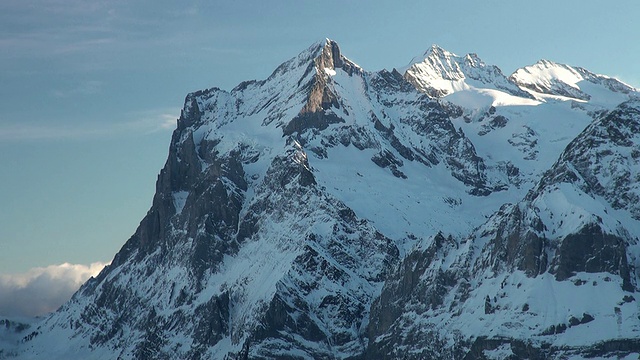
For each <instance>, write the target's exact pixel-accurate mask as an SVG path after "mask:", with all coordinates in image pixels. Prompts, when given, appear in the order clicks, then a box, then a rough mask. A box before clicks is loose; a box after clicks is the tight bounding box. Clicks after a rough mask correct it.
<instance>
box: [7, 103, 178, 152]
mask: <svg viewBox="0 0 640 360" xmlns="http://www.w3.org/2000/svg"><path fill="white" fill-rule="evenodd" d="M59 96H61V97H62V96H71V93H61V94H59ZM179 113H180V110H178V109H174V108H160V109H155V110H147V111H139V112H133V113H129V114H126V115H125V116H124V117H125V118H126V119H125V120H124V121H122V120H121V121H114V122H111V123H95V124H93V125H91V126H85V127H81V126H75V127H71V126H50V125H39V124H8V125H0V141H4V142H10V141H14V142H15V141H18V142H19V141H34V140H86V139H94V138H106V137H110V136H119V135H121V134H124V133H138V134H151V133H156V132H162V131H173V130H174V129H175V128H176V120H177V118H178V116H177V115H176V114H179Z"/></svg>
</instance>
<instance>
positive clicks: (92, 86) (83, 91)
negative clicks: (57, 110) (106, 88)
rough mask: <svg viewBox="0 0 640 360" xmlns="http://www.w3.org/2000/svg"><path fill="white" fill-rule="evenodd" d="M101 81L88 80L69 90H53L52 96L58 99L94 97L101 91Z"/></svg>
mask: <svg viewBox="0 0 640 360" xmlns="http://www.w3.org/2000/svg"><path fill="white" fill-rule="evenodd" d="M102 86H103V83H102V81H97V80H90V81H85V82H82V83H80V84H78V85H76V86H75V87H73V88H71V89H64V90H55V91H54V92H53V95H54V96H56V97H59V98H69V97H74V96H83V95H94V94H98V93H100V92H101V91H102Z"/></svg>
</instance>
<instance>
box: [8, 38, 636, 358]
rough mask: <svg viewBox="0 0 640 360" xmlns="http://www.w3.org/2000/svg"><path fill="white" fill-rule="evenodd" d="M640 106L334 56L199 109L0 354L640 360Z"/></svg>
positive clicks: (470, 72)
mask: <svg viewBox="0 0 640 360" xmlns="http://www.w3.org/2000/svg"><path fill="white" fill-rule="evenodd" d="M639 238H640V92H639V91H638V90H637V89H635V88H633V87H631V86H628V85H626V84H624V83H622V82H620V81H618V80H616V79H614V78H611V77H607V76H603V75H597V74H594V73H592V72H590V71H588V70H586V69H583V68H580V67H573V66H568V65H563V64H558V63H554V62H551V61H546V60H541V61H539V62H538V63H536V64H534V65H531V66H526V67H523V68H521V69H519V70H517V71H516V72H514V73H513V74H512V75H510V76H505V75H504V74H503V73H502V71H501V70H500V69H499V68H498V67H496V66H492V65H488V64H485V63H484V62H483V61H482V60H481V59H480V58H479V57H478V56H477V55H475V54H469V55H465V56H457V55H455V54H452V53H450V52H447V51H446V50H443V49H441V48H439V47H437V46H433V47H432V48H430V49H428V50H427V51H426V52H425V53H424V54H422V55H420V56H418V57H415V58H414V59H413V60H412V61H411V62H410V63H409V65H408V66H406V67H404V68H402V69H393V70H391V71H388V70H382V71H378V72H369V71H366V70H364V69H362V68H361V67H359V66H358V65H357V64H355V63H354V62H352V61H350V60H349V59H348V58H346V57H345V56H343V55H342V53H341V51H340V49H339V47H338V45H337V44H336V43H335V42H334V41H332V40H328V39H327V40H323V41H320V42H318V43H316V44H313V45H312V46H311V47H309V48H308V49H306V50H305V51H303V52H302V53H300V54H299V55H298V56H296V57H294V58H292V59H290V60H288V61H286V62H285V63H283V64H282V65H280V66H279V67H278V68H277V69H276V70H275V71H274V72H273V73H272V74H271V76H269V77H268V78H267V79H266V80H261V81H248V82H243V83H241V84H239V85H238V86H237V87H235V88H234V89H233V90H231V91H224V90H221V89H218V88H211V89H207V90H202V91H197V92H194V93H191V94H188V95H187V96H186V100H185V103H184V108H183V109H182V113H181V115H180V118H179V119H178V123H177V128H176V129H175V131H174V133H173V136H172V139H171V144H170V146H169V155H168V159H167V161H166V164H165V166H164V168H163V169H162V170H161V171H160V174H159V176H158V180H157V184H156V193H155V196H154V198H153V203H152V206H151V209H150V210H149V212H148V213H147V215H146V216H145V217H144V219H142V221H141V223H140V226H139V227H138V229H137V230H136V232H135V233H134V234H133V236H132V237H131V238H130V239H129V240H128V241H127V242H126V243H125V244H124V246H123V247H122V249H121V250H120V251H119V252H118V253H117V254H116V255H115V257H114V258H113V261H112V262H111V264H110V265H109V266H107V267H106V268H105V269H104V270H103V271H102V272H101V273H100V274H99V275H98V276H97V277H95V278H91V279H90V280H89V281H87V283H85V284H84V285H83V286H82V287H81V288H80V290H78V292H77V293H76V294H75V295H74V296H73V298H72V299H71V300H70V301H68V302H67V303H66V304H64V305H63V306H62V307H61V308H60V309H59V310H58V311H56V312H55V313H52V314H50V315H48V316H46V317H45V318H42V319H40V320H38V321H36V322H34V323H31V324H23V323H20V322H19V321H13V320H2V322H0V324H3V327H4V328H3V329H1V330H0V338H1V340H2V341H0V348H1V349H2V350H0V358H9V359H10V358H19V359H116V358H117V359H354V360H355V359H569V358H570V359H580V358H615V359H637V358H638V356H639V355H640V305H639V301H640V293H639V292H638V291H639V286H640V283H639V278H640V244H639Z"/></svg>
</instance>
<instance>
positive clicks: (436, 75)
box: [401, 45, 529, 98]
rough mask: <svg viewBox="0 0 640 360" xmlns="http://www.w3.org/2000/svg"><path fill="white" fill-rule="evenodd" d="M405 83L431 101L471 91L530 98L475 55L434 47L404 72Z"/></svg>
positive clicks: (415, 60)
mask: <svg viewBox="0 0 640 360" xmlns="http://www.w3.org/2000/svg"><path fill="white" fill-rule="evenodd" d="M401 72H402V73H404V77H405V79H407V81H409V82H410V83H412V84H413V85H414V86H415V87H416V88H417V89H418V90H420V91H422V92H424V93H426V94H428V95H429V96H432V97H442V96H445V95H449V94H452V93H454V92H457V91H462V90H468V89H473V88H475V89H494V90H501V91H504V92H506V93H508V94H511V95H516V96H520V97H525V98H527V97H529V95H528V94H527V93H525V92H523V91H522V90H520V89H519V88H518V87H517V86H515V85H514V84H512V83H511V82H509V80H508V79H507V78H506V77H505V76H504V74H503V73H502V71H501V70H500V69H499V68H498V67H497V66H493V65H487V64H485V63H484V62H483V61H482V60H481V59H480V58H479V57H478V55H476V54H467V55H465V56H458V55H456V54H454V53H451V52H449V51H447V50H444V49H442V48H440V47H439V46H437V45H433V46H432V47H431V48H430V49H428V50H427V51H426V52H425V53H424V54H423V55H422V56H419V57H415V58H413V60H412V61H411V62H410V63H409V65H408V66H406V67H404V68H402V69H401Z"/></svg>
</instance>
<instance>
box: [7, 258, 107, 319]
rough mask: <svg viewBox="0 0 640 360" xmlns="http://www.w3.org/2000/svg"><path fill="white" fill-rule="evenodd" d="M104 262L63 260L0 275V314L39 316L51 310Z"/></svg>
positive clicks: (97, 270)
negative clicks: (54, 263) (66, 261)
mask: <svg viewBox="0 0 640 360" xmlns="http://www.w3.org/2000/svg"><path fill="white" fill-rule="evenodd" d="M106 265H107V263H102V262H95V263H92V264H90V265H79V264H69V263H64V264H60V265H51V266H47V267H39V268H33V269H31V270H29V271H27V272H25V273H21V274H10V275H0V315H1V316H29V317H32V316H39V315H44V314H46V313H49V312H52V311H55V310H56V309H57V308H58V307H60V305H62V304H63V303H64V302H66V301H67V300H69V299H70V298H71V295H73V293H74V292H76V291H77V290H78V288H80V285H82V284H83V283H84V282H85V281H87V280H88V279H89V278H90V277H91V276H96V275H97V274H98V273H99V272H100V271H101V270H102V269H103V268H104V267H105V266H106Z"/></svg>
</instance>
